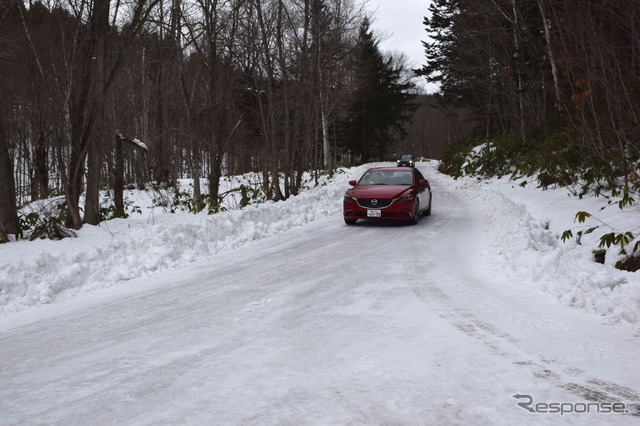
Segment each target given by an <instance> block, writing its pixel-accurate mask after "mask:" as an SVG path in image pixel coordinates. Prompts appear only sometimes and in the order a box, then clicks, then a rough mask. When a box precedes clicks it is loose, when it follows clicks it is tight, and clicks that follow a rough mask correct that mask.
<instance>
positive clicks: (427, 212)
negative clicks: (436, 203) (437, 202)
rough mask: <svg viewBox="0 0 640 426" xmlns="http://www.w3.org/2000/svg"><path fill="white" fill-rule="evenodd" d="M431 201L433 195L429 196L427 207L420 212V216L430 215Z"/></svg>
mask: <svg viewBox="0 0 640 426" xmlns="http://www.w3.org/2000/svg"><path fill="white" fill-rule="evenodd" d="M432 201H433V195H432V196H431V197H429V207H427V209H426V210H425V211H423V212H422V216H431V202H432Z"/></svg>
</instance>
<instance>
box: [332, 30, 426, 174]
mask: <svg viewBox="0 0 640 426" xmlns="http://www.w3.org/2000/svg"><path fill="white" fill-rule="evenodd" d="M378 44H379V42H378V40H376V38H375V37H374V35H373V33H372V32H371V30H370V28H369V21H368V20H367V19H365V20H364V21H363V22H362V24H361V26H360V32H359V36H358V42H357V45H356V52H355V55H354V61H353V64H352V76H353V77H352V79H353V81H352V88H353V89H352V93H351V97H350V102H349V104H348V107H347V115H346V119H345V120H344V121H343V122H342V125H341V128H342V133H341V143H342V145H343V147H345V148H347V149H348V150H349V151H351V153H352V154H353V155H356V156H357V157H360V159H361V160H362V161H363V162H367V161H370V160H373V159H379V160H381V159H384V158H385V157H386V155H387V153H388V151H389V148H390V147H391V146H393V145H394V143H395V142H396V141H397V140H398V139H399V138H402V137H404V136H405V134H406V133H405V131H404V129H403V123H405V122H407V121H408V120H409V119H410V117H411V113H412V112H413V111H414V109H415V105H414V104H413V103H412V100H413V99H414V98H415V95H413V94H412V93H411V91H412V89H414V87H415V86H414V85H413V83H411V82H405V81H403V79H402V72H403V66H402V65H397V64H396V65H394V63H393V57H389V58H385V57H383V55H382V53H381V52H380V50H379V47H378Z"/></svg>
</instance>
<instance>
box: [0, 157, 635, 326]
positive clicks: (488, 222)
mask: <svg viewBox="0 0 640 426" xmlns="http://www.w3.org/2000/svg"><path fill="white" fill-rule="evenodd" d="M370 166H371V165H363V166H360V167H356V168H352V169H346V170H340V171H339V173H337V174H336V175H335V176H334V178H333V179H332V180H327V179H326V178H323V179H322V180H321V182H320V185H318V186H317V187H314V188H311V189H308V190H303V191H302V192H301V194H300V195H298V196H297V197H291V198H290V199H289V200H287V201H283V202H278V203H274V202H267V203H263V204H259V205H257V206H249V207H246V208H244V209H242V210H237V209H235V210H233V209H232V210H230V211H226V212H221V213H218V214H216V215H212V216H208V215H206V214H197V215H194V214H188V213H180V212H179V213H175V214H170V213H166V212H165V211H163V209H160V208H155V209H150V208H149V205H150V204H151V200H150V198H149V195H148V194H146V193H140V194H138V195H139V196H140V197H144V196H146V197H147V199H146V200H145V199H144V198H138V199H136V200H135V203H136V204H141V206H140V208H141V211H142V214H141V215H135V214H134V215H132V216H131V217H130V218H128V219H126V220H122V219H117V220H111V221H106V222H103V223H102V224H101V225H100V226H99V227H92V226H85V227H84V228H83V229H81V230H80V231H79V232H78V238H74V239H65V240H62V241H48V240H40V241H34V242H25V241H19V242H13V243H9V244H4V245H0V315H1V314H5V315H6V314H12V313H15V312H19V311H22V310H24V309H27V308H29V307H32V306H36V305H41V304H47V303H51V302H54V301H57V300H63V299H65V298H69V297H72V296H73V295H75V294H77V293H78V292H83V291H92V290H95V289H99V288H104V287H110V286H114V285H121V284H122V283H124V282H126V281H129V280H133V279H135V278H137V277H141V276H144V275H151V274H155V273H158V272H159V271H164V270H170V269H175V268H178V267H180V266H184V265H187V264H189V263H191V262H196V261H199V260H203V259H207V258H209V257H211V256H214V255H215V254H216V253H219V252H223V251H227V250H233V249H237V248H239V247H242V246H243V245H244V244H247V243H249V242H251V241H255V240H260V239H262V238H267V237H270V236H273V235H276V234H279V233H282V232H285V231H288V230H290V229H292V228H295V227H299V226H303V225H304V224H306V223H309V222H311V221H314V220H316V219H319V218H324V217H326V216H328V215H335V214H338V213H339V212H340V209H341V203H342V196H343V193H344V191H345V189H346V188H347V187H348V181H349V180H350V179H355V178H357V177H359V176H360V175H361V174H362V173H363V172H364V171H365V170H366V169H367V168H368V167H370ZM436 166H437V164H436V163H433V162H432V163H427V164H425V163H423V164H422V165H419V167H421V168H429V171H428V173H427V175H428V177H429V179H431V180H432V181H433V183H434V187H435V188H436V191H437V190H441V191H445V190H446V191H449V190H453V191H456V193H457V194H458V195H460V196H464V197H467V198H468V199H471V200H473V201H474V204H475V205H476V206H477V208H478V209H480V211H482V212H483V213H484V216H485V232H486V235H487V237H488V238H487V240H488V241H491V243H490V244H489V245H488V246H487V247H486V249H485V250H486V256H487V259H488V261H489V262H491V263H492V264H493V265H495V266H496V267H497V268H499V269H500V270H503V271H505V273H506V274H507V276H508V277H509V278H510V281H511V282H512V283H513V285H518V286H520V285H521V286H534V287H536V288H538V289H539V290H540V291H542V292H545V293H548V294H551V295H553V296H554V297H555V298H556V299H557V300H558V301H559V302H561V303H563V304H565V305H567V306H570V307H573V308H578V309H584V310H588V311H590V312H593V313H594V314H596V315H601V316H603V317H605V318H606V319H607V321H609V322H611V323H625V322H628V323H636V324H637V323H638V322H640V274H639V273H629V272H624V271H619V270H617V269H615V268H614V267H613V265H614V263H615V261H616V260H617V258H619V257H618V256H616V254H617V249H616V248H613V249H610V250H609V252H608V254H607V260H606V262H605V264H604V265H602V264H598V263H595V262H594V261H593V253H592V251H593V249H594V248H596V247H597V245H598V244H597V243H598V241H599V238H600V235H602V234H603V233H604V232H609V231H608V230H607V229H605V228H604V227H602V228H600V229H598V230H597V231H596V232H593V233H592V234H589V235H585V236H583V238H582V244H578V243H577V242H576V241H575V240H571V241H567V242H562V241H561V238H560V236H561V235H562V232H563V231H564V230H566V229H571V228H573V229H574V235H575V234H576V232H577V230H578V228H581V229H586V228H587V227H590V226H594V223H587V224H585V225H584V226H583V225H577V224H575V223H573V220H574V217H575V214H576V212H578V211H581V210H584V211H589V212H591V213H593V214H594V215H598V217H599V218H600V219H601V220H604V221H605V222H607V223H609V224H611V225H612V226H615V227H616V228H618V229H624V230H627V229H632V228H633V227H634V226H637V222H638V221H637V218H638V214H639V213H640V208H639V207H637V206H636V207H634V208H631V209H626V210H625V211H624V212H622V211H619V209H617V208H607V207H606V200H604V199H594V198H588V199H587V198H585V199H583V200H579V199H578V198H576V197H569V196H567V190H566V189H556V190H548V191H543V190H541V189H539V188H535V187H533V186H535V185H527V186H525V187H524V188H523V187H521V186H520V183H521V181H516V182H512V181H509V180H508V179H494V180H490V181H483V182H478V181H477V180H475V179H472V178H463V179H460V180H453V179H452V178H450V177H448V176H445V175H442V174H440V173H437V172H436V171H435V168H436ZM236 183H237V182H236ZM231 186H233V184H232V183H231V181H224V182H223V185H222V186H221V191H223V190H224V191H227V190H229V189H230V188H231ZM434 199H435V201H434V202H435V203H437V202H438V194H437V193H436V194H435V196H434ZM603 206H604V207H605V209H604V210H601V208H602V207H603ZM231 207H233V206H231ZM444 214H446V212H444ZM592 220H595V219H592Z"/></svg>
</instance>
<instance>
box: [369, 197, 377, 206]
mask: <svg viewBox="0 0 640 426" xmlns="http://www.w3.org/2000/svg"><path fill="white" fill-rule="evenodd" d="M371 205H372V206H377V205H378V200H376V199H375V198H374V199H373V200H371Z"/></svg>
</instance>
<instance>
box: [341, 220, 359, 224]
mask: <svg viewBox="0 0 640 426" xmlns="http://www.w3.org/2000/svg"><path fill="white" fill-rule="evenodd" d="M357 221H358V219H345V220H344V223H346V224H347V225H355V224H356V222H357Z"/></svg>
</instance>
